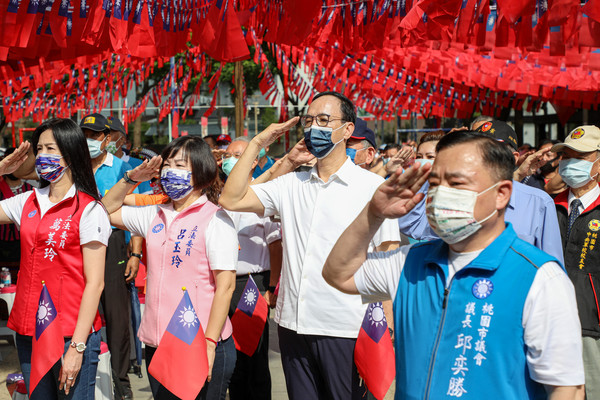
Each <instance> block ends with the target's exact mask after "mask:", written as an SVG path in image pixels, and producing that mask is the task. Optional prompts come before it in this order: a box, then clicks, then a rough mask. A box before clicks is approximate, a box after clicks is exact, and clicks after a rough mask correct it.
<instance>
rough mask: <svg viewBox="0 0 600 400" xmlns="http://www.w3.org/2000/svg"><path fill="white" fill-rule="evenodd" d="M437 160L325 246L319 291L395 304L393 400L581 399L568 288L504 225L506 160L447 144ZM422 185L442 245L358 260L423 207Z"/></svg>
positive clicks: (486, 147) (575, 322)
mask: <svg viewBox="0 0 600 400" xmlns="http://www.w3.org/2000/svg"><path fill="white" fill-rule="evenodd" d="M437 154H438V155H437V158H436V160H435V162H434V164H433V167H430V166H429V165H424V166H422V167H420V166H419V165H415V166H414V167H412V168H410V169H409V170H407V171H405V172H404V173H401V171H397V172H396V173H395V174H394V175H393V176H392V177H391V178H390V179H389V180H388V181H386V182H385V183H384V184H382V185H381V186H380V187H379V189H378V190H377V191H376V192H375V194H374V195H373V198H372V199H371V201H370V203H369V204H368V205H367V206H366V207H365V208H364V210H363V211H362V213H361V214H360V215H359V216H358V217H357V219H356V220H355V221H354V222H353V223H352V224H351V225H350V227H349V228H348V229H347V230H346V231H345V232H344V234H343V235H342V236H341V237H340V238H339V240H338V242H337V243H336V245H335V246H334V248H333V250H332V252H331V253H330V255H329V257H328V259H327V262H326V263H325V266H324V268H323V276H324V278H325V280H326V281H327V282H328V283H329V284H330V285H332V286H334V287H335V288H337V289H338V290H341V291H342V292H345V293H352V294H360V295H362V298H363V301H365V302H372V301H382V300H387V299H390V298H391V299H392V300H393V301H394V325H395V332H396V334H395V340H396V342H395V348H396V398H397V399H442V398H443V399H450V398H454V397H460V398H464V399H481V398H498V399H544V398H550V399H553V400H554V399H573V398H576V397H575V396H582V395H583V383H584V374H583V361H582V356H581V339H580V338H579V337H578V336H579V334H580V323H579V318H578V316H577V306H576V301H575V293H574V289H573V285H572V284H571V283H570V281H569V279H568V277H567V275H566V274H565V272H564V270H563V269H562V267H561V265H560V264H559V263H558V261H557V260H556V259H554V258H553V257H551V256H549V255H548V254H546V253H544V252H542V251H541V250H539V249H537V248H535V247H534V246H532V245H530V244H529V243H527V242H525V241H523V240H521V239H519V238H518V237H517V235H516V234H515V232H514V229H513V228H512V226H511V225H510V224H506V223H505V222H504V212H505V209H506V207H507V205H508V203H509V200H510V196H511V191H512V175H513V171H514V157H513V155H512V153H511V152H510V150H509V149H508V148H507V146H504V145H503V144H501V143H499V142H497V141H495V140H493V139H491V138H489V137H485V136H481V135H480V134H477V133H474V132H469V133H462V132H456V133H452V134H449V135H447V136H446V137H444V138H443V139H442V140H440V142H439V143H438V145H437ZM419 167H420V168H419ZM428 176H429V184H430V189H429V191H428V194H427V200H426V204H427V206H426V209H427V218H428V221H429V223H430V224H431V227H432V229H433V230H434V231H435V233H436V234H437V235H438V236H439V237H440V239H438V240H434V241H431V242H427V243H420V244H416V245H413V246H406V247H402V248H400V249H398V250H394V251H390V252H386V253H373V254H367V248H368V243H369V240H370V239H371V237H372V234H373V232H375V231H376V230H377V228H378V227H379V225H380V224H381V223H382V221H384V220H385V219H386V218H399V217H401V216H403V215H405V214H406V213H407V212H409V211H410V209H411V208H412V207H414V205H415V204H416V203H418V202H419V201H420V200H421V199H422V198H423V194H422V193H418V191H419V188H420V187H421V186H422V185H423V183H424V182H425V179H426V178H427V177H428Z"/></svg>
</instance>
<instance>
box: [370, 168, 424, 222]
mask: <svg viewBox="0 0 600 400" xmlns="http://www.w3.org/2000/svg"><path fill="white" fill-rule="evenodd" d="M430 172H431V165H430V164H424V165H422V166H421V164H420V163H419V162H416V163H414V164H413V165H412V166H411V167H410V168H409V169H407V170H405V171H404V173H403V172H402V170H401V169H398V170H396V172H394V173H393V174H392V176H390V178H389V179H388V180H386V181H385V182H384V183H382V184H381V185H380V186H379V187H378V188H377V190H376V191H375V194H374V195H373V198H372V199H371V202H370V203H369V209H370V212H371V213H373V215H375V216H377V217H379V218H400V217H402V216H404V215H406V214H408V212H409V211H410V210H412V209H413V208H414V206H415V205H417V204H418V203H419V202H420V201H421V200H422V199H423V197H424V194H423V193H418V192H419V189H421V186H423V184H424V183H425V181H426V180H427V178H428V177H429V173H430Z"/></svg>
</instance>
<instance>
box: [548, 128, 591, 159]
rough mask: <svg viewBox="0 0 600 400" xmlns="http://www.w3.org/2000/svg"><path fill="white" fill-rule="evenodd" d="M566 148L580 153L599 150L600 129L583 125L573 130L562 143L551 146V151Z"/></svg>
mask: <svg viewBox="0 0 600 400" xmlns="http://www.w3.org/2000/svg"><path fill="white" fill-rule="evenodd" d="M564 147H568V148H570V149H573V150H575V151H578V152H580V153H589V152H590V151H597V150H600V129H598V127H597V126H594V125H584V126H580V127H578V128H575V129H573V130H572V131H571V133H569V136H567V138H566V139H565V142H564V143H558V144H555V145H554V146H552V149H551V151H553V152H555V153H556V152H559V151H561V150H562V149H563V148H564Z"/></svg>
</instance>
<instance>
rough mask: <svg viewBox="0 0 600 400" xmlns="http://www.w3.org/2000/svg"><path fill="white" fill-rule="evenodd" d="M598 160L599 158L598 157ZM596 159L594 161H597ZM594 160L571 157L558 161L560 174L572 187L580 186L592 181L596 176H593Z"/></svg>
mask: <svg viewBox="0 0 600 400" xmlns="http://www.w3.org/2000/svg"><path fill="white" fill-rule="evenodd" d="M596 161H598V159H596ZM596 161H594V162H596ZM594 162H592V161H587V160H578V159H576V158H570V159H568V160H560V162H559V163H558V174H559V175H560V177H561V178H562V180H563V181H565V183H566V184H567V186H569V187H570V188H579V187H582V186H583V185H585V184H586V183H588V182H590V181H591V180H592V179H593V178H594V176H596V175H598V174H594V176H591V173H592V167H593V165H594Z"/></svg>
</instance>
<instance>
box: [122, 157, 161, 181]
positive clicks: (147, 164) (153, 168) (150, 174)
mask: <svg viewBox="0 0 600 400" xmlns="http://www.w3.org/2000/svg"><path fill="white" fill-rule="evenodd" d="M161 163H162V157H161V156H154V157H152V158H151V159H150V161H148V160H144V162H143V163H141V164H140V165H138V166H137V167H135V168H134V169H132V170H131V171H129V172H128V173H127V175H128V176H129V179H132V180H134V181H137V182H145V181H149V180H150V179H152V178H154V177H155V176H156V175H157V174H158V170H159V168H160V164H161Z"/></svg>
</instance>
